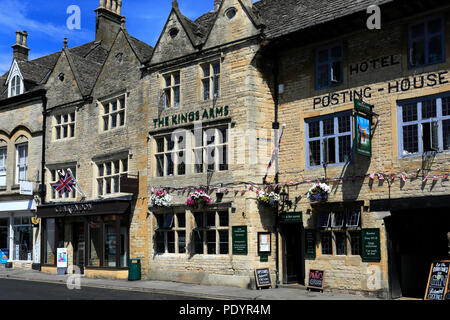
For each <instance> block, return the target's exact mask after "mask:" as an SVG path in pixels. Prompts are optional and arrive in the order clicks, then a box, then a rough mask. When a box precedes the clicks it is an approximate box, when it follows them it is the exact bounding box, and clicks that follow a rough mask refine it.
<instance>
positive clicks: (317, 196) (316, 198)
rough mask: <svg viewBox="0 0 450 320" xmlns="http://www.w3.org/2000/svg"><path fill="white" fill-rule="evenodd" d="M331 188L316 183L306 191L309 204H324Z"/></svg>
mask: <svg viewBox="0 0 450 320" xmlns="http://www.w3.org/2000/svg"><path fill="white" fill-rule="evenodd" d="M330 193H331V188H330V187H329V186H328V185H326V184H325V183H316V184H314V185H313V186H312V188H311V189H309V191H308V195H307V197H308V199H309V201H311V202H324V201H327V200H328V195H329V194H330Z"/></svg>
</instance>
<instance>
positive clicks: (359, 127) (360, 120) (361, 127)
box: [354, 99, 374, 157]
mask: <svg viewBox="0 0 450 320" xmlns="http://www.w3.org/2000/svg"><path fill="white" fill-rule="evenodd" d="M373 115H374V113H373V106H372V105H370V104H368V103H366V102H364V101H361V100H358V99H355V113H354V123H355V142H354V150H355V153H357V154H360V155H363V156H366V157H371V156H372V116H373Z"/></svg>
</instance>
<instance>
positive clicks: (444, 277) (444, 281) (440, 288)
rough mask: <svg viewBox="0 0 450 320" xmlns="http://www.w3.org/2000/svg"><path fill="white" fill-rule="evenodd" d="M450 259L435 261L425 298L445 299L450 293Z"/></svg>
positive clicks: (432, 265)
mask: <svg viewBox="0 0 450 320" xmlns="http://www.w3.org/2000/svg"><path fill="white" fill-rule="evenodd" d="M449 267H450V260H445V261H434V262H433V263H432V264H431V269H430V275H429V277H428V282H427V289H426V291H425V300H444V299H446V298H447V297H446V294H448V285H450V284H449V276H450V274H449V272H448V271H449Z"/></svg>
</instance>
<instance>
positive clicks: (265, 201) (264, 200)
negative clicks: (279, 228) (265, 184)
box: [256, 191, 280, 208]
mask: <svg viewBox="0 0 450 320" xmlns="http://www.w3.org/2000/svg"><path fill="white" fill-rule="evenodd" d="M256 202H258V204H259V205H261V206H264V207H270V208H275V207H276V206H278V203H280V195H279V194H278V193H275V192H271V193H266V192H264V191H256Z"/></svg>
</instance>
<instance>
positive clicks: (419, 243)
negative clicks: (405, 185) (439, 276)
mask: <svg viewBox="0 0 450 320" xmlns="http://www.w3.org/2000/svg"><path fill="white" fill-rule="evenodd" d="M449 203H450V196H448V195H445V196H429V197H417V198H404V199H391V200H375V201H371V210H373V211H390V216H388V217H386V218H385V226H386V231H387V240H388V243H387V244H388V257H389V287H390V294H391V298H393V299H395V298H399V297H411V298H421V299H423V297H424V295H425V290H426V286H427V280H428V276H429V272H430V267H431V263H432V262H433V261H435V260H449V259H450V252H449V251H450V250H449V245H450V244H449V240H448V233H449V232H450V214H449V212H450V208H449Z"/></svg>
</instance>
